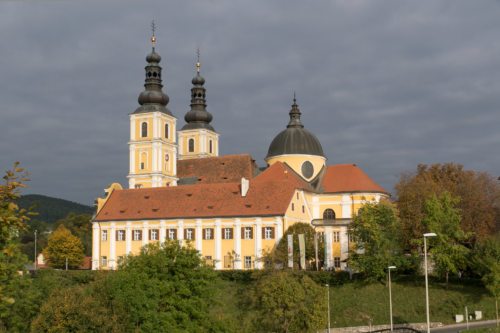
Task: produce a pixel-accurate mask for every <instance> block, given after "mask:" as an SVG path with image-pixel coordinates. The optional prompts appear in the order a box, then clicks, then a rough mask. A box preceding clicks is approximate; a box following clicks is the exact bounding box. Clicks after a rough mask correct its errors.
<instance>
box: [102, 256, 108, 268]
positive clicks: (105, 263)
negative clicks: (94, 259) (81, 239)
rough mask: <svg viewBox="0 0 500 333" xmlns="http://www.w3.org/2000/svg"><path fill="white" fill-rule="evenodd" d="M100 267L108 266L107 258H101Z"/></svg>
mask: <svg viewBox="0 0 500 333" xmlns="http://www.w3.org/2000/svg"><path fill="white" fill-rule="evenodd" d="M101 266H103V267H107V266H108V257H107V256H101Z"/></svg>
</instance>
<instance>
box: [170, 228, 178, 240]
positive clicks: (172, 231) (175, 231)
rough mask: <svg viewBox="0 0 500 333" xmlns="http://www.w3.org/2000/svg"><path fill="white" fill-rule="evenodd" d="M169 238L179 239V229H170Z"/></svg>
mask: <svg viewBox="0 0 500 333" xmlns="http://www.w3.org/2000/svg"><path fill="white" fill-rule="evenodd" d="M168 239H170V240H174V239H177V229H168Z"/></svg>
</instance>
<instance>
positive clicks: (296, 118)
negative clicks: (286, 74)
mask: <svg viewBox="0 0 500 333" xmlns="http://www.w3.org/2000/svg"><path fill="white" fill-rule="evenodd" d="M289 115H290V122H289V123H288V125H287V128H290V127H300V128H304V125H302V122H301V121H300V115H301V113H300V110H299V106H298V105H297V98H296V96H295V91H294V92H293V104H292V109H291V110H290V112H289Z"/></svg>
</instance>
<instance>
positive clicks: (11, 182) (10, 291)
mask: <svg viewBox="0 0 500 333" xmlns="http://www.w3.org/2000/svg"><path fill="white" fill-rule="evenodd" d="M3 180H4V182H3V183H2V184H0V331H3V330H5V331H8V332H23V331H24V330H25V329H26V320H25V316H27V315H29V314H30V313H31V312H32V311H33V309H32V308H30V300H31V296H32V295H31V294H29V293H28V292H27V291H28V290H29V286H30V281H29V280H28V279H27V278H26V277H24V276H23V275H21V274H20V272H21V273H22V272H23V271H24V265H25V264H26V263H27V258H26V256H24V255H23V254H22V253H21V251H20V249H19V244H18V238H19V237H18V235H19V233H20V232H22V231H23V230H25V229H26V223H27V222H28V221H29V219H30V212H29V211H28V210H25V209H21V208H19V206H18V205H17V204H16V201H17V199H18V198H19V197H20V190H21V189H22V188H24V187H26V185H25V182H26V181H27V180H28V179H27V176H26V173H25V171H24V169H23V168H21V167H19V163H17V162H16V163H14V167H13V168H12V169H11V170H8V171H7V172H6V173H5V176H4V177H3Z"/></svg>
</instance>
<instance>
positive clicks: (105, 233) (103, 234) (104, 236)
mask: <svg viewBox="0 0 500 333" xmlns="http://www.w3.org/2000/svg"><path fill="white" fill-rule="evenodd" d="M101 240H102V241H103V242H105V241H107V240H108V231H107V230H102V231H101Z"/></svg>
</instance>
